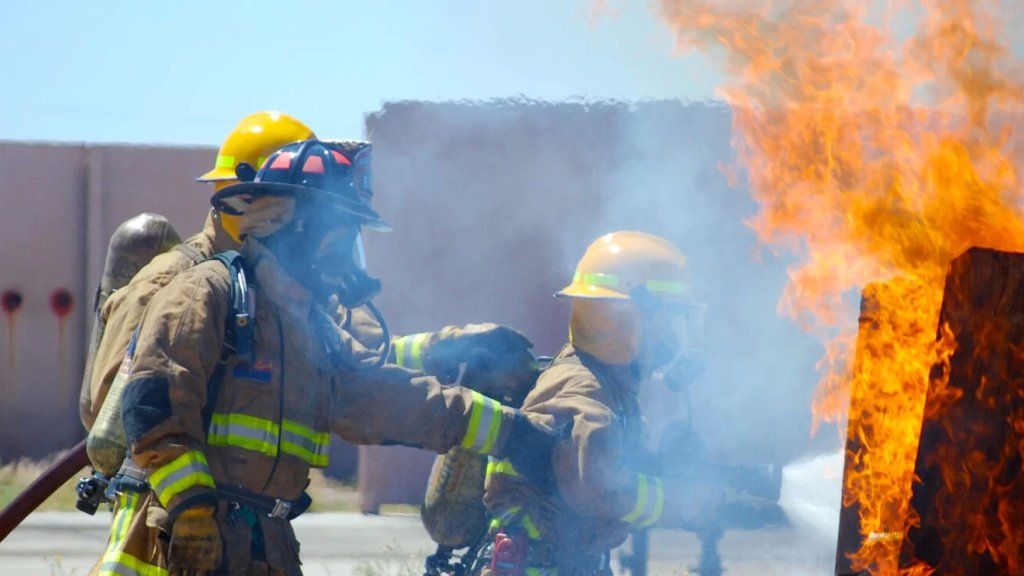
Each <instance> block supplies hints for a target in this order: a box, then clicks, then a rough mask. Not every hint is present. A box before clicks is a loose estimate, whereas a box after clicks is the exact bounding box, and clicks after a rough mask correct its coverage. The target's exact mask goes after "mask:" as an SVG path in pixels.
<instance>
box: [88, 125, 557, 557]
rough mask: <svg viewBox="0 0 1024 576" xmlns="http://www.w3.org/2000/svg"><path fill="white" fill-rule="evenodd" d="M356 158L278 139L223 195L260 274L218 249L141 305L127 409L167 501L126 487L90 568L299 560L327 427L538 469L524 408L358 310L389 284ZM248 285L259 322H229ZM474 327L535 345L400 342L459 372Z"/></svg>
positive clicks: (134, 437)
mask: <svg viewBox="0 0 1024 576" xmlns="http://www.w3.org/2000/svg"><path fill="white" fill-rule="evenodd" d="M352 168H353V159H352V158H349V157H347V156H346V155H345V154H344V153H343V151H342V149H341V148H340V147H339V146H337V145H335V144H334V143H330V142H321V141H316V140H306V141H302V142H297V143H294V144H291V145H288V146H285V147H284V148H282V149H281V150H280V151H278V152H277V153H276V154H274V155H272V156H271V157H270V158H269V159H268V160H267V161H266V162H265V163H264V164H263V168H261V170H260V172H259V173H258V174H257V175H256V178H255V181H253V182H248V183H241V184H237V185H234V186H230V187H227V188H224V189H223V190H221V191H220V192H218V193H217V194H215V195H214V199H213V200H214V205H215V207H216V208H218V209H219V211H220V212H222V213H230V214H233V215H235V216H237V218H238V222H239V228H238V229H239V232H240V237H241V238H242V244H241V247H240V253H241V256H242V258H243V260H244V270H245V273H244V274H243V275H242V276H243V278H244V280H245V283H247V285H248V290H244V289H241V290H239V289H238V286H239V285H240V284H241V282H239V281H238V280H237V278H232V275H233V274H234V272H233V271H232V270H233V268H231V267H229V266H226V265H225V263H223V262H221V261H218V260H214V261H207V262H203V263H201V264H198V265H196V266H194V267H192V268H189V269H188V270H185V271H183V272H181V273H179V274H178V275H177V276H176V277H175V278H174V279H173V280H172V281H171V282H170V283H169V284H168V285H167V286H166V287H165V288H163V289H162V290H160V291H159V292H158V293H157V294H155V295H154V296H153V298H152V300H151V302H150V303H149V305H148V307H147V308H146V311H145V312H144V314H143V317H142V320H141V323H140V328H139V331H138V335H137V339H136V342H135V344H134V348H133V354H132V356H131V366H130V372H129V377H128V383H127V385H126V387H125V391H124V397H123V419H124V428H125V433H126V436H127V440H128V444H129V447H130V452H131V455H132V459H133V461H134V462H135V463H136V464H137V465H138V466H139V467H140V468H142V469H143V470H144V471H145V472H146V473H147V474H148V482H149V485H150V487H151V494H152V495H153V497H155V501H154V502H153V503H152V505H149V506H146V507H145V508H144V509H143V508H142V507H141V505H140V499H141V498H142V497H141V496H138V495H130V496H128V497H127V502H125V505H124V506H123V507H122V508H123V509H124V510H126V511H127V512H126V513H125V514H123V515H122V516H121V518H119V519H115V523H114V525H113V527H112V531H111V546H110V547H109V549H110V550H113V551H115V552H114V553H108V555H106V556H105V557H104V558H103V560H102V561H101V563H100V565H99V566H98V567H97V570H95V571H94V572H98V573H100V574H108V573H110V574H134V573H138V574H165V573H167V572H168V571H169V572H170V573H187V574H192V573H199V574H203V573H213V574H300V573H301V571H300V569H299V565H300V562H299V557H298V543H297V542H296V540H295V536H294V533H293V531H292V529H291V524H290V520H291V519H292V518H294V517H295V516H296V515H298V514H299V513H301V512H302V511H303V510H304V509H305V507H307V506H308V503H309V502H308V497H306V496H305V495H304V492H303V489H304V488H305V486H306V484H307V482H308V472H309V468H311V467H323V466H326V465H327V463H328V462H327V453H328V452H327V451H328V447H329V441H330V434H331V433H332V432H335V433H338V434H339V435H340V436H342V437H343V438H344V439H346V440H348V441H351V442H354V443H385V442H394V443H403V444H409V445H417V446H422V447H424V448H427V449H431V450H435V451H437V452H445V451H447V450H448V449H450V448H452V447H453V446H463V447H466V448H469V449H472V450H475V451H478V452H481V453H488V454H493V455H499V456H507V457H509V458H510V459H511V460H512V461H513V462H516V463H517V465H520V466H522V467H524V468H526V469H530V467H531V461H532V460H531V456H530V454H531V449H530V447H532V446H535V445H536V444H537V442H541V443H542V442H544V441H545V439H546V438H547V436H545V435H544V434H542V433H541V432H540V431H539V429H538V428H537V427H535V426H534V425H533V424H531V423H530V422H529V420H528V419H526V418H524V417H523V416H521V415H520V414H519V413H518V412H517V411H515V410H512V409H510V408H507V407H504V406H501V405H500V404H499V403H498V402H496V401H494V400H491V399H489V398H487V397H485V396H482V395H481V394H479V393H477V392H474V391H472V390H469V389H467V388H462V387H446V386H442V385H441V384H440V383H439V382H438V380H437V379H436V378H433V377H429V376H424V375H422V373H420V372H416V371H411V370H407V369H404V368H402V367H399V366H396V365H387V364H385V365H383V366H381V364H382V361H383V359H381V358H375V356H374V354H373V351H374V350H375V349H377V348H376V347H375V346H374V344H373V342H374V341H375V339H377V340H383V339H384V336H385V334H386V331H384V330H382V327H383V322H382V321H379V322H374V321H372V319H367V318H366V317H363V316H360V315H359V314H355V313H349V312H347V311H349V310H360V309H362V305H363V304H365V303H366V299H367V298H368V297H371V296H372V295H373V294H375V293H376V289H377V288H379V286H375V285H374V283H375V282H376V281H375V280H373V279H372V278H370V277H369V276H367V275H366V273H365V270H364V268H363V267H362V264H361V253H362V250H361V242H360V236H359V232H360V229H361V228H378V229H379V228H384V227H385V225H384V224H383V222H381V221H380V219H379V217H378V216H377V214H376V213H375V212H374V211H373V210H372V209H371V208H370V206H369V201H370V196H369V194H368V193H364V192H363V191H362V190H361V188H360V187H359V186H356V185H355V183H354V182H353V179H352V174H353V173H354V172H353V170H352ZM243 288H244V287H243ZM239 294H245V295H246V302H245V305H244V306H242V307H241V309H244V310H248V317H247V321H246V322H245V323H244V324H237V320H238V319H237V318H235V319H234V320H235V321H236V330H235V332H234V333H233V336H228V335H227V334H228V331H226V329H225V327H226V326H227V325H228V324H229V323H230V320H232V318H231V316H232V315H233V314H237V310H238V309H239V307H238V306H236V305H235V304H236V300H237V299H238V295H239ZM339 303H340V305H341V307H340V308H337V307H336V306H337V304H339ZM338 310H340V312H338ZM378 319H379V318H378ZM242 325H245V326H248V327H249V328H250V329H251V330H250V331H243V330H238V329H237V326H242ZM339 327H340V328H341V329H340V330H339ZM467 332H468V334H469V337H478V338H480V337H482V338H483V339H484V340H487V339H488V338H490V339H491V341H493V340H495V339H497V340H502V339H504V340H505V341H506V342H507V341H509V339H510V334H511V335H512V338H511V340H512V344H511V345H512V347H513V348H515V347H516V346H518V352H520V353H527V354H528V347H529V342H528V341H526V340H525V338H522V337H521V336H519V335H518V333H514V331H510V330H509V329H506V330H505V331H502V330H497V329H494V328H493V327H489V326H484V327H475V328H474V329H470V330H468V331H459V330H454V331H453V330H447V331H441V332H439V333H436V334H425V335H417V336H413V337H408V338H406V339H401V340H400V341H399V342H398V343H397V344H398V345H396V346H395V348H400V350H396V356H403V357H405V358H399V359H400V360H404V361H405V363H407V364H410V365H412V366H414V367H417V368H419V367H420V366H419V365H423V367H425V368H429V366H431V365H433V366H435V367H438V369H443V370H445V371H446V372H447V371H450V369H451V365H452V361H451V358H445V357H444V356H445V353H442V352H443V351H444V350H446V349H447V350H448V352H447V353H448V354H450V353H451V350H455V351H457V350H458V349H459V347H458V346H455V347H452V346H448V347H446V346H445V344H450V343H451V342H452V341H458V340H459V337H460V335H462V334H465V333H467ZM240 334H249V338H248V340H247V339H246V338H245V337H244V336H240ZM495 334H497V336H495ZM368 343H369V344H368ZM432 348H433V349H434V350H433V351H432ZM225 350H226V351H227V353H224V351H225ZM520 357H521V354H520ZM531 358H532V356H531ZM516 364H517V365H522V362H517V363H516ZM456 365H457V362H456ZM526 379H529V378H528V376H527V377H526ZM214 383H216V384H214ZM217 384H219V385H217ZM535 440H536V441H535ZM506 447H507V449H506ZM540 453H545V452H544V450H541V451H540Z"/></svg>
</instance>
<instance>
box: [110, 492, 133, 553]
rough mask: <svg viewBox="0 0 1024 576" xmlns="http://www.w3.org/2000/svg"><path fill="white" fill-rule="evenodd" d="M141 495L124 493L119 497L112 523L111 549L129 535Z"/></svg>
mask: <svg viewBox="0 0 1024 576" xmlns="http://www.w3.org/2000/svg"><path fill="white" fill-rule="evenodd" d="M139 497H140V495H139V494H136V493H134V492H122V493H120V494H118V495H117V510H116V511H115V512H114V521H113V522H111V523H110V549H111V550H113V549H115V548H116V547H117V546H118V545H120V543H121V541H122V540H124V537H125V535H127V534H128V528H129V527H130V526H131V525H132V519H133V518H134V517H135V507H136V506H137V505H138V503H139Z"/></svg>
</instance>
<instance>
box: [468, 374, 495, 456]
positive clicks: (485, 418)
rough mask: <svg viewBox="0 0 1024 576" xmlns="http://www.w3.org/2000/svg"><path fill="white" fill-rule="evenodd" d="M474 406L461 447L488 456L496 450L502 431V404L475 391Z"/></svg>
mask: <svg viewBox="0 0 1024 576" xmlns="http://www.w3.org/2000/svg"><path fill="white" fill-rule="evenodd" d="M472 394H473V406H472V408H470V412H469V426H468V427H467V428H466V435H465V436H464V437H463V438H462V443H461V446H462V447H463V448H466V449H467V450H472V451H473V452H478V453H481V454H487V453H489V452H490V451H491V450H492V449H493V448H494V443H495V442H496V441H497V440H498V432H499V431H500V430H501V404H499V403H498V402H497V401H496V400H492V399H491V398H488V397H487V396H484V395H483V394H481V393H479V392H477V391H475V390H473V391H472Z"/></svg>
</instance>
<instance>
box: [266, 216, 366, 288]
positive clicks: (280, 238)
mask: <svg viewBox="0 0 1024 576" xmlns="http://www.w3.org/2000/svg"><path fill="white" fill-rule="evenodd" d="M264 244H265V245H266V246H267V248H268V249H269V250H270V251H271V252H273V253H274V255H275V256H276V257H277V258H278V260H279V261H280V263H281V265H282V266H283V267H284V268H285V269H286V270H287V271H288V272H289V274H291V275H292V276H293V277H294V278H295V280H296V281H298V282H299V283H300V284H302V285H303V286H306V287H307V288H309V289H310V290H311V291H313V292H314V293H316V294H318V295H320V296H324V297H327V296H330V295H336V296H337V297H338V300H339V302H340V303H341V304H342V305H343V306H345V307H348V308H353V307H357V306H360V305H362V304H365V303H366V302H367V301H369V300H370V299H371V298H373V297H374V296H376V295H377V294H378V293H379V292H380V281H379V280H377V279H376V278H372V277H371V276H370V275H369V274H368V273H367V272H366V258H365V254H364V251H363V243H362V236H361V235H360V232H359V226H358V225H357V224H355V223H353V222H352V221H351V219H350V218H347V217H345V216H344V215H340V214H339V213H338V212H337V211H335V210H332V209H331V208H330V207H329V206H324V205H322V204H320V203H309V204H306V205H305V206H300V207H298V208H297V209H296V212H295V218H294V220H293V221H292V222H291V223H290V224H289V225H288V226H286V227H284V228H282V229H280V230H279V231H277V232H275V233H273V234H271V235H270V236H267V237H266V238H265V239H264Z"/></svg>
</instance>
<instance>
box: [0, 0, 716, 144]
mask: <svg viewBox="0 0 1024 576" xmlns="http://www.w3.org/2000/svg"><path fill="white" fill-rule="evenodd" d="M615 4H621V2H616V3H615ZM591 5H592V3H591V2H590V1H582V0H520V1H517V2H501V3H499V2H492V1H490V0H435V1H428V0H421V1H417V0H391V1H385V0H377V1H372V0H366V1H362V2H357V1H351V0H335V1H329V0H287V1H286V0H276V1H270V0H249V1H241V0H222V1H214V0H176V1H167V2H158V1H156V0H152V1H138V0H135V1H127V0H98V1H93V2H72V1H69V0H60V1H56V0H31V1H29V0H0V8H2V11H0V12H2V14H3V17H2V19H0V71H2V72H0V74H2V76H0V78H3V86H4V88H3V89H2V90H0V139H27V140H58V141H83V140H84V141H91V142H148V143H167V144H218V143H219V142H220V141H221V140H222V139H223V137H224V135H225V134H226V133H227V131H228V130H229V129H230V128H231V127H232V126H233V125H234V123H235V122H236V121H237V120H238V119H239V118H241V117H242V116H244V115H246V114H248V113H250V112H254V111H257V110H264V109H277V110H282V111H285V112H288V113H291V114H293V115H296V116H298V117H299V118H300V119H302V120H303V121H305V122H306V123H307V124H309V125H310V126H311V127H313V129H314V130H316V131H317V133H318V134H320V135H321V136H323V137H332V138H333V137H338V138H341V137H358V136H361V135H362V115H363V114H364V113H366V112H372V111H374V110H377V109H379V107H380V105H381V103H382V102H386V101H394V100H404V99H424V100H457V99H487V98H494V97H508V96H518V95H522V96H525V97H529V98H535V99H544V100H565V99H569V98H589V99H602V98H618V99H630V100H632V99H639V98H684V99H700V98H710V97H713V94H714V86H715V85H716V84H717V83H718V79H719V77H718V76H717V74H716V72H715V71H714V69H713V67H712V65H711V63H710V62H709V61H708V60H706V59H705V58H703V57H702V56H699V55H690V56H686V57H678V56H677V55H675V54H674V53H673V52H674V51H673V48H672V42H671V39H670V38H669V35H668V33H667V31H666V29H665V28H664V27H663V26H662V25H661V24H660V23H659V22H657V21H656V20H655V18H654V16H653V15H652V14H651V11H650V10H649V9H648V7H647V5H646V3H635V4H634V5H632V6H629V7H628V8H624V7H622V6H620V7H619V14H618V15H617V16H604V17H601V18H599V19H597V20H596V21H595V20H594V19H593V18H591V17H590V15H589V10H590V7H591Z"/></svg>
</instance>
